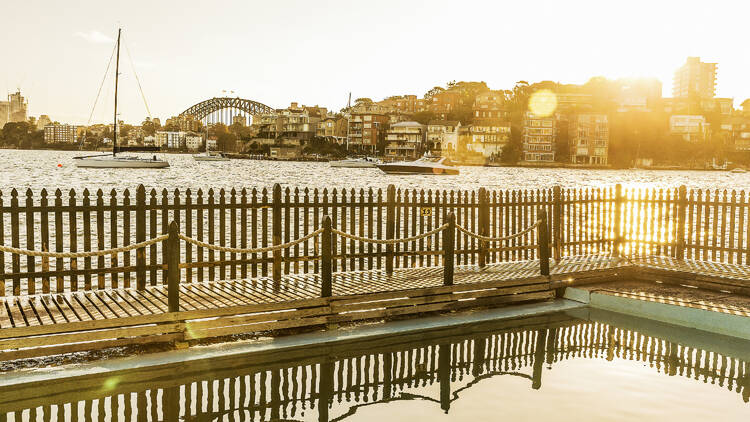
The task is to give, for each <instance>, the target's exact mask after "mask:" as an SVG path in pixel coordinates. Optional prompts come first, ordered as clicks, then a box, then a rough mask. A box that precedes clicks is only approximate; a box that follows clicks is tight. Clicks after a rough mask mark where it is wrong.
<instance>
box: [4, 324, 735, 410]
mask: <svg viewBox="0 0 750 422" xmlns="http://www.w3.org/2000/svg"><path fill="white" fill-rule="evenodd" d="M497 325H498V324H495V326H497ZM499 325H500V326H505V327H506V328H503V329H499V328H495V329H493V330H492V331H483V330H472V331H473V332H474V333H473V334H471V335H466V334H463V335H462V334H457V333H459V331H457V330H456V331H454V332H452V333H450V334H445V333H443V334H432V335H431V334H429V333H427V334H420V335H418V336H416V337H412V338H411V339H409V338H407V340H410V341H406V342H405V341H404V340H403V339H402V340H394V339H390V340H389V339H385V340H380V341H378V340H376V341H375V342H374V343H367V344H366V345H360V346H340V347H336V346H334V347H333V348H331V349H330V350H328V351H325V352H320V351H314V350H310V349H305V350H301V351H297V352H294V351H293V352H287V353H285V352H281V353H275V354H274V356H261V357H259V358H256V357H254V358H253V359H252V360H251V361H250V362H252V363H248V361H247V360H241V359H240V360H234V361H227V362H217V363H214V364H212V363H209V364H205V365H200V364H191V365H190V367H184V368H183V369H182V370H180V371H175V370H174V369H171V370H155V371H153V373H151V374H144V373H141V374H135V375H133V376H129V375H128V374H123V375H121V376H115V377H111V378H104V379H102V378H96V377H94V378H93V379H92V380H90V381H87V380H84V381H81V382H71V383H72V384H76V385H71V386H68V389H67V390H66V388H65V385H64V383H62V384H63V385H57V386H55V387H54V388H52V387H50V388H51V390H50V391H45V389H37V390H35V391H36V392H37V395H38V398H34V397H29V396H22V397H16V398H15V400H14V397H12V394H13V392H10V396H8V395H6V398H4V399H2V400H0V420H3V421H6V420H7V421H35V420H38V419H40V418H41V419H43V420H71V421H77V420H133V419H137V420H154V421H157V420H164V421H172V420H178V418H181V420H261V421H262V420H280V419H284V420H319V421H329V420H330V421H334V420H342V419H345V418H346V417H348V416H351V415H352V414H354V413H356V412H357V410H358V408H360V407H362V406H369V405H372V404H375V403H384V402H390V401H394V400H411V399H420V400H426V401H429V402H434V405H435V406H439V407H440V408H441V409H443V410H444V411H446V412H449V411H450V407H451V404H452V403H453V402H455V401H456V400H460V399H461V395H462V392H463V391H465V390H466V389H470V388H472V386H474V385H475V384H477V383H478V382H479V381H481V380H482V379H486V378H489V377H495V376H515V377H521V378H524V379H527V380H528V385H529V387H531V388H533V389H539V388H542V381H543V380H542V371H543V366H544V365H545V364H546V365H552V366H554V364H555V363H556V362H560V361H562V360H566V359H578V358H589V359H606V360H613V359H627V360H636V361H642V362H647V363H648V364H649V366H650V367H651V368H654V369H656V370H657V371H659V372H661V373H664V374H666V375H670V376H681V377H686V378H690V379H693V380H697V381H700V382H704V383H711V384H716V385H718V386H719V387H722V388H724V389H726V390H729V391H734V392H736V393H737V394H738V395H739V397H740V398H741V400H743V401H744V402H746V403H747V402H748V400H749V399H750V363H748V362H747V361H742V360H739V359H736V358H732V357H727V356H725V355H722V354H721V353H717V352H714V351H711V350H703V349H700V348H694V347H690V346H686V345H682V344H677V343H673V342H669V341H665V340H663V339H660V338H658V337H653V336H650V335H646V334H642V333H639V332H637V331H633V330H628V329H621V328H617V327H614V326H611V325H607V324H603V323H599V322H584V321H581V320H571V319H570V318H569V317H565V316H562V315H559V316H547V317H535V318H532V319H527V320H522V321H511V322H507V321H506V322H505V323H501V324H499ZM490 327H492V326H487V327H486V329H490ZM464 331H465V330H464ZM201 369H202V371H201ZM431 386H432V387H434V388H429V387H431ZM425 391H433V392H434V394H426V393H425ZM438 391H439V392H438ZM18 394H24V392H19V393H18Z"/></svg>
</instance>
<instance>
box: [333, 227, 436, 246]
mask: <svg viewBox="0 0 750 422" xmlns="http://www.w3.org/2000/svg"><path fill="white" fill-rule="evenodd" d="M446 228H448V224H447V223H446V224H443V225H442V226H440V227H438V228H436V229H433V230H430V231H428V232H424V233H422V234H418V235H416V236H412V237H405V238H403V239H373V238H371V237H363V236H357V235H353V234H349V233H347V232H343V231H341V230H337V229H333V228H332V229H331V232H333V233H334V234H337V235H339V236H341V237H345V238H347V239H352V240H358V241H360V242H368V243H376V244H381V245H395V244H397V243H407V242H413V241H415V240H419V239H424V238H426V237H430V236H433V235H435V234H437V233H440V232H441V231H443V230H445V229H446Z"/></svg>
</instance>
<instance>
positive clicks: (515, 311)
mask: <svg viewBox="0 0 750 422" xmlns="http://www.w3.org/2000/svg"><path fill="white" fill-rule="evenodd" d="M619 293H622V292H619ZM561 312H562V313H565V314H567V315H569V316H571V317H574V318H579V319H582V320H589V321H599V322H602V323H608V324H617V325H621V326H627V328H630V329H633V330H635V331H644V329H645V330H647V331H649V332H651V333H652V335H656V336H659V337H662V338H665V339H667V340H669V341H674V342H678V343H684V342H688V343H690V344H693V345H697V346H702V347H704V348H706V349H710V348H713V349H717V348H718V349H720V350H716V351H719V352H721V353H723V354H724V355H727V356H732V357H737V358H741V359H745V360H750V343H746V342H747V341H748V340H750V317H748V316H744V315H737V314H732V313H729V312H717V311H715V310H710V309H700V308H696V307H690V306H684V305H679V304H672V303H663V302H659V301H650V300H644V299H642V298H638V297H627V295H623V294H618V292H617V290H616V289H613V288H611V287H607V285H598V286H597V285H589V286H582V287H568V288H566V290H565V293H564V297H563V298H560V299H555V300H552V301H549V302H541V303H529V304H523V305H517V306H508V307H502V308H495V309H484V310H475V311H467V312H460V313H459V312H456V313H447V314H441V315H437V316H428V317H422V318H415V319H407V320H400V321H387V322H384V323H376V324H370V325H359V326H353V327H347V328H342V329H336V330H325V331H316V332H310V333H305V334H295V335H289V336H283V337H270V338H263V339H258V340H246V341H238V342H232V343H220V344H213V345H207V346H196V347H191V348H188V349H182V350H173V351H167V352H158V353H152V354H146V355H136V356H128V357H122V358H115V359H112V360H104V361H96V362H86V363H79V364H69V365H64V366H59V367H51V368H31V369H19V370H15V371H8V372H5V373H3V374H2V376H0V388H3V389H5V388H8V387H13V386H21V385H24V384H33V383H36V382H42V381H43V382H50V381H53V380H56V379H59V380H62V379H70V378H74V377H80V376H91V375H105V374H108V373H115V372H120V371H130V370H139V369H140V370H146V369H148V368H156V367H165V366H168V365H174V364H189V363H190V362H197V361H203V360H206V359H217V358H232V357H238V356H241V355H248V354H263V353H273V352H280V351H285V350H293V349H304V348H310V347H316V348H318V347H326V346H331V345H335V344H344V343H355V342H363V341H368V340H375V339H379V338H384V337H398V336H407V335H413V334H415V333H419V332H425V331H437V330H444V329H450V328H460V327H462V326H468V325H473V324H481V323H491V322H493V321H503V320H511V319H519V318H524V317H532V316H540V315H544V314H553V313H561ZM677 329H679V330H677Z"/></svg>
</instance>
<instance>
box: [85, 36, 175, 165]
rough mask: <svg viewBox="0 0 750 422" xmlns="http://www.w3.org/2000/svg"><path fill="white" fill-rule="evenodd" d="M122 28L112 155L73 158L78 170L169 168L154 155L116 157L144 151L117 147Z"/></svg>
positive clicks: (116, 70)
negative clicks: (122, 152)
mask: <svg viewBox="0 0 750 422" xmlns="http://www.w3.org/2000/svg"><path fill="white" fill-rule="evenodd" d="M121 33H122V28H118V30H117V62H116V65H115V126H114V136H113V137H112V154H111V155H110V154H104V155H87V156H83V157H74V159H75V160H76V167H80V168H139V169H157V168H166V167H169V163H168V162H166V161H164V160H161V159H158V158H157V157H156V155H154V156H153V157H151V158H145V157H138V156H127V155H117V153H118V152H121V151H125V150H128V151H135V150H140V151H144V150H145V149H142V148H141V149H133V148H128V147H125V148H123V147H118V146H117V132H118V131H117V85H118V82H119V75H120V36H121Z"/></svg>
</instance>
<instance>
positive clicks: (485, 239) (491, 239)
mask: <svg viewBox="0 0 750 422" xmlns="http://www.w3.org/2000/svg"><path fill="white" fill-rule="evenodd" d="M541 223H542V220H537V221H536V222H535V223H534V224H532V225H530V226H529V227H527V228H525V229H523V230H521V231H520V232H518V233H514V234H510V235H508V236H503V237H489V236H482V235H480V234H476V233H474V232H471V231H469V230H468V229H466V228H465V227H462V226H460V225H458V224H456V229H457V230H458V231H460V232H461V233H464V234H467V235H469V236H471V237H473V238H475V239H478V240H481V241H483V242H502V241H505V240H511V239H515V238H517V237H521V236H523V235H525V234H526V233H529V232H530V231H532V230H534V229H535V228H537V227H539V225H540V224H541Z"/></svg>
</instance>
